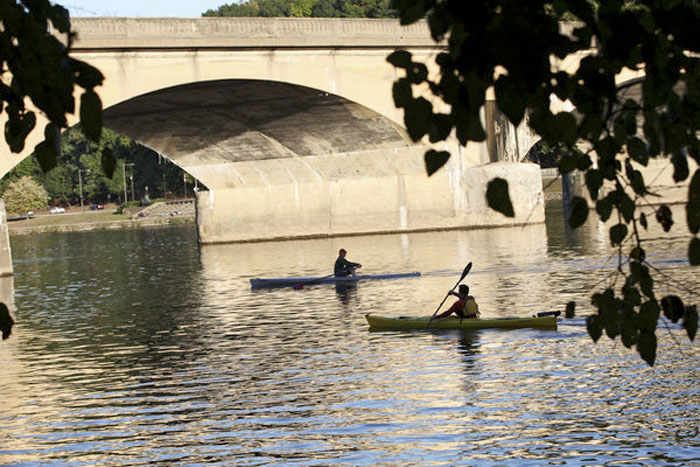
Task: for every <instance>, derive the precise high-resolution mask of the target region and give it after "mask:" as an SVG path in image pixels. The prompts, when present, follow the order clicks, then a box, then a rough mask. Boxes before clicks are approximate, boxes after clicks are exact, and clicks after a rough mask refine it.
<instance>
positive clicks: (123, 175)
mask: <svg viewBox="0 0 700 467" xmlns="http://www.w3.org/2000/svg"><path fill="white" fill-rule="evenodd" d="M127 165H130V166H132V167H133V165H134V164H132V163H128V164H127V163H126V161H125V162H124V165H122V182H123V183H124V202H125V203H126V202H127V201H129V200H128V196H127V195H126V166H127ZM130 177H131V198H132V201H133V198H134V176H133V175H130Z"/></svg>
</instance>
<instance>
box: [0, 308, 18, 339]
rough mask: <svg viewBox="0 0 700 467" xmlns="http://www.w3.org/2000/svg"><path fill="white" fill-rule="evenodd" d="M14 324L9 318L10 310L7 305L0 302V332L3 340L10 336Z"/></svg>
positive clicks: (10, 317)
mask: <svg viewBox="0 0 700 467" xmlns="http://www.w3.org/2000/svg"><path fill="white" fill-rule="evenodd" d="M14 324H15V320H13V319H12V316H10V310H9V309H8V308H7V305H5V304H4V303H1V302H0V331H2V338H3V340H5V339H7V338H8V337H10V334H12V326H13V325H14Z"/></svg>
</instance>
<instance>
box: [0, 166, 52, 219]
mask: <svg viewBox="0 0 700 467" xmlns="http://www.w3.org/2000/svg"><path fill="white" fill-rule="evenodd" d="M2 197H3V199H4V200H5V208H6V209H7V211H8V212H14V213H26V212H28V211H34V210H39V209H44V208H46V203H47V202H48V200H49V194H48V193H47V192H46V190H45V189H44V187H43V186H41V185H39V184H38V183H37V182H35V181H34V179H33V178H32V177H29V176H26V175H25V176H23V177H22V178H19V179H17V180H15V181H13V182H11V183H10V184H9V185H8V187H7V189H6V190H5V193H3V196H2Z"/></svg>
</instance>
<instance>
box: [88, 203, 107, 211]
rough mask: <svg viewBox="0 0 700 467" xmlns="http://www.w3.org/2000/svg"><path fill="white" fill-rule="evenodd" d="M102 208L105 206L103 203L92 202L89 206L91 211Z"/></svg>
mask: <svg viewBox="0 0 700 467" xmlns="http://www.w3.org/2000/svg"><path fill="white" fill-rule="evenodd" d="M104 208H105V206H104V204H93V205H92V206H90V209H92V210H93V211H98V210H100V209H104Z"/></svg>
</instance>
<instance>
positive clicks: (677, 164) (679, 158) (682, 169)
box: [671, 151, 690, 183]
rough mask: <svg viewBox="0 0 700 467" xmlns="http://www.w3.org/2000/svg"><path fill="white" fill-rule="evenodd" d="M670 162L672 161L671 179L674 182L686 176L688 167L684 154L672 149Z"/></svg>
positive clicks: (688, 172)
mask: <svg viewBox="0 0 700 467" xmlns="http://www.w3.org/2000/svg"><path fill="white" fill-rule="evenodd" d="M671 162H672V163H673V180H674V181H675V182H676V183H678V182H682V181H683V180H685V179H686V178H688V175H689V174H690V171H689V169H688V159H686V157H685V155H683V154H681V153H680V152H676V151H674V152H673V154H671Z"/></svg>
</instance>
